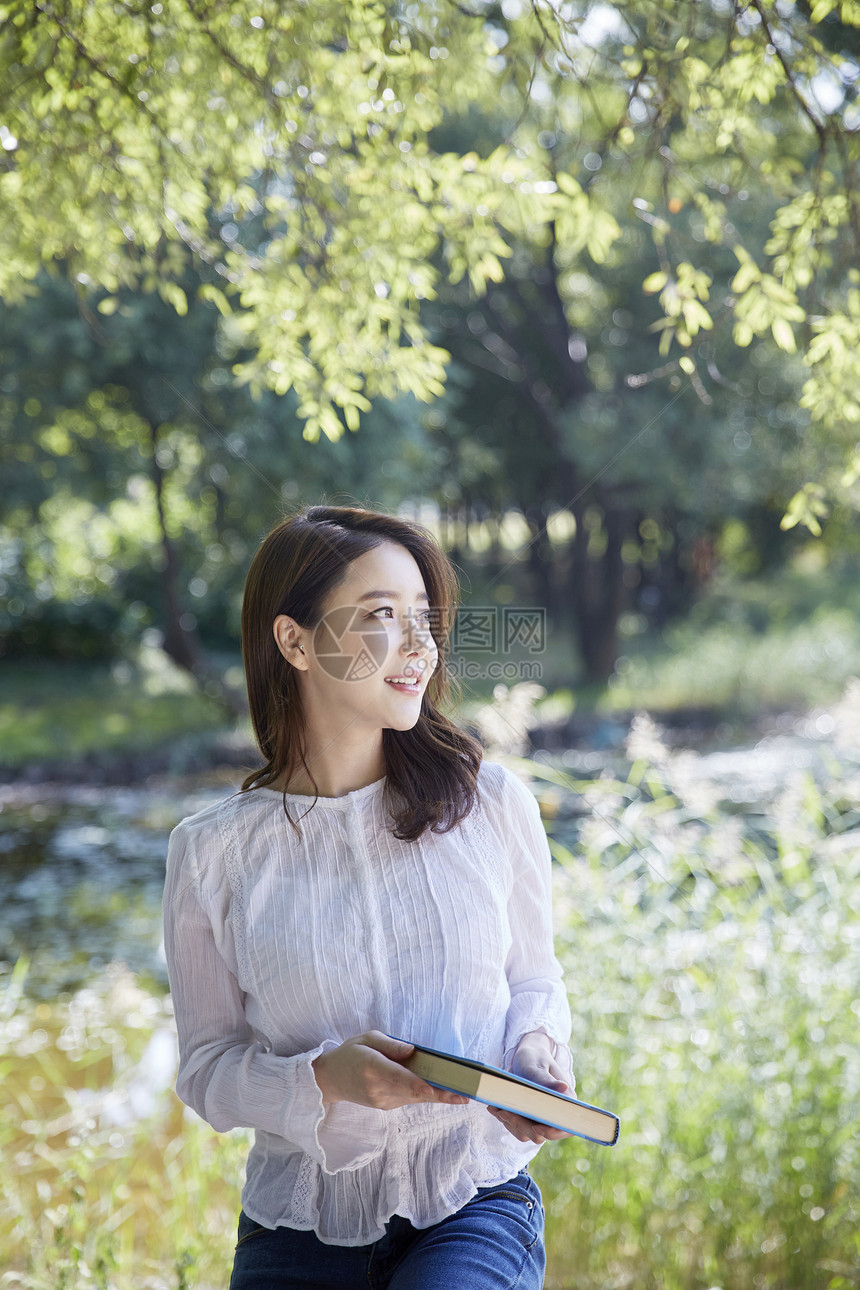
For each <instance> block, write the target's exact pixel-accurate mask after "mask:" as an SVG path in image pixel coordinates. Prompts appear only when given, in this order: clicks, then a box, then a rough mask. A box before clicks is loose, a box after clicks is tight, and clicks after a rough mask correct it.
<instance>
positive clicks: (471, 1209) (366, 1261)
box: [230, 1169, 546, 1290]
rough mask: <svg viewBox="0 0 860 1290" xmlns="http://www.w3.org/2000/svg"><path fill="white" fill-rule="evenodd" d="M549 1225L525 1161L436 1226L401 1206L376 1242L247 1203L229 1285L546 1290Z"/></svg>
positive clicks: (242, 1289) (234, 1288)
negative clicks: (277, 1223)
mask: <svg viewBox="0 0 860 1290" xmlns="http://www.w3.org/2000/svg"><path fill="white" fill-rule="evenodd" d="M543 1232H544V1211H543V1204H542V1203H541V1195H540V1191H539V1189H538V1186H537V1184H536V1183H535V1181H534V1179H533V1178H532V1177H531V1176H530V1174H529V1173H528V1170H526V1169H523V1170H521V1171H520V1172H519V1173H518V1174H517V1175H516V1176H515V1177H514V1178H511V1179H510V1180H509V1181H508V1182H504V1183H498V1184H497V1185H496V1186H495V1187H481V1188H480V1189H479V1190H478V1192H477V1194H476V1195H475V1196H473V1197H472V1199H471V1200H470V1201H468V1202H467V1203H466V1204H465V1205H464V1206H463V1208H462V1209H459V1210H457V1212H456V1214H450V1215H449V1216H448V1217H447V1218H444V1219H443V1220H442V1222H441V1223H436V1224H435V1225H434V1226H433V1227H424V1228H417V1227H413V1226H412V1224H411V1223H410V1222H409V1220H408V1219H406V1218H402V1217H401V1216H400V1215H399V1214H395V1215H394V1216H393V1217H392V1218H391V1219H390V1221H389V1222H388V1224H387V1226H386V1229H385V1235H384V1236H381V1237H380V1238H379V1240H378V1241H374V1242H373V1243H372V1244H370V1245H352V1246H348V1245H326V1244H325V1243H324V1242H323V1241H320V1240H319V1238H318V1237H317V1236H316V1234H315V1233H314V1232H301V1231H296V1230H295V1229H294V1228H290V1227H276V1228H275V1229H274V1230H273V1229H272V1228H269V1227H263V1226H262V1225H261V1224H260V1223H256V1222H254V1220H253V1219H251V1218H248V1216H247V1215H246V1214H245V1213H244V1211H242V1212H241V1213H240V1215H239V1239H238V1243H237V1245H236V1252H235V1255H234V1259H233V1275H232V1277H231V1278H230V1290H298V1287H301V1288H302V1290H452V1287H456V1290H514V1288H516V1290H540V1287H541V1286H542V1285H543V1276H544V1268H545V1265H546V1254H545V1251H544V1243H543Z"/></svg>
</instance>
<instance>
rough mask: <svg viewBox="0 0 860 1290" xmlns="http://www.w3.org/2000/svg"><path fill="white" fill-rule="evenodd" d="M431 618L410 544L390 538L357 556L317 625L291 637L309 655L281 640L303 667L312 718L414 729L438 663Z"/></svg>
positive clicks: (305, 691)
mask: <svg viewBox="0 0 860 1290" xmlns="http://www.w3.org/2000/svg"><path fill="white" fill-rule="evenodd" d="M437 612H438V610H437ZM430 615H431V607H430V604H429V599H428V595H427V589H426V587H425V585H424V580H423V578H422V576H421V570H420V569H419V567H418V565H417V563H416V562H415V559H414V558H413V557H412V556H411V555H410V553H409V552H408V551H407V550H406V548H405V547H402V546H400V545H399V544H398V543H395V542H387V541H386V542H382V543H380V545H379V546H377V547H374V548H373V550H371V551H367V552H365V554H364V555H361V556H359V557H358V558H357V559H356V560H353V561H352V563H351V564H350V565H349V566H348V567H347V571H346V576H345V577H344V579H343V581H342V582H341V583H340V585H339V586H337V587H336V588H335V589H334V590H333V591H332V592H330V593H329V596H328V598H327V600H326V602H325V609H324V612H323V616H322V619H321V621H320V623H319V624H318V625H317V627H316V628H315V629H314V630H313V631H308V630H306V629H299V631H298V633H297V635H295V636H291V637H289V638H288V639H290V640H297V641H298V642H300V643H301V645H303V646H304V653H302V652H301V651H299V650H297V649H294V650H291V651H289V652H287V651H286V650H284V648H283V640H282V638H279V645H280V646H281V648H282V651H283V652H284V653H286V656H287V657H288V658H289V659H290V661H291V662H293V663H294V664H295V665H296V666H297V667H299V668H300V669H301V672H302V675H301V677H300V685H301V686H302V692H303V697H304V699H305V701H306V705H307V708H306V710H307V714H308V716H309V717H310V718H311V719H312V720H313V719H314V718H315V717H316V718H317V719H319V718H324V719H325V724H326V726H327V727H330V726H331V724H332V723H333V724H335V725H336V724H337V723H338V722H339V721H340V722H341V723H342V724H343V726H344V729H346V727H347V726H348V725H353V724H354V723H356V722H358V723H360V724H362V725H369V726H371V727H373V728H376V729H386V728H390V729H393V730H410V729H411V728H412V726H414V725H415V723H416V721H417V720H418V717H419V715H420V712H421V699H422V696H423V694H424V691H425V690H426V688H427V684H428V682H429V680H430V677H431V675H432V674H433V670H434V668H435V667H436V664H437V662H438V650H437V647H436V643H435V641H434V640H433V637H432V635H431V633H430V629H429V622H430ZM291 621H292V620H290V619H287V618H286V617H285V616H281V618H279V619H276V620H275V634H276V637H278V624H279V623H280V624H283V623H289V622H291Z"/></svg>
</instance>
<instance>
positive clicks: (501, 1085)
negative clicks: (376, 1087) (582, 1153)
mask: <svg viewBox="0 0 860 1290" xmlns="http://www.w3.org/2000/svg"><path fill="white" fill-rule="evenodd" d="M391 1038H392V1039H397V1038H399V1036H397V1035H392V1036H391ZM400 1042H401V1043H412V1040H411V1039H400ZM401 1065H402V1066H405V1067H406V1068H407V1070H410V1071H412V1072H413V1074H415V1075H418V1076H420V1078H421V1079H423V1080H426V1081H427V1083H428V1084H432V1085H434V1087H436V1088H445V1089H448V1090H449V1091H450V1092H452V1093H461V1094H463V1095H464V1096H465V1097H471V1098H474V1099H475V1100H476V1101H477V1102H486V1104H487V1105H488V1106H496V1107H499V1109H500V1110H503V1111H513V1112H515V1114H517V1115H522V1116H525V1118H526V1119H528V1120H537V1121H538V1122H539V1123H540V1124H549V1125H551V1126H552V1127H553V1128H554V1129H563V1130H564V1131H565V1133H573V1134H575V1135H576V1136H577V1137H579V1138H586V1139H587V1140H588V1141H589V1142H598V1143H600V1144H601V1145H602V1146H606V1147H611V1146H614V1145H615V1143H616V1142H617V1141H618V1133H619V1129H620V1123H619V1120H618V1116H617V1115H613V1113H612V1112H611V1111H604V1110H603V1109H602V1108H601V1107H599V1106H591V1105H590V1104H589V1103H588V1102H580V1101H579V1100H578V1099H577V1098H575V1097H568V1096H567V1094H566V1093H556V1092H554V1091H553V1090H552V1089H549V1088H544V1087H543V1086H542V1085H541V1084H535V1083H533V1082H532V1081H531V1080H528V1079H523V1078H522V1076H520V1075H512V1074H511V1072H510V1071H503V1070H500V1069H499V1067H497V1066H487V1065H486V1064H485V1063H483V1062H476V1061H472V1059H471V1058H469V1057H456V1056H455V1055H454V1054H453V1053H442V1052H439V1051H437V1049H435V1048H425V1047H424V1046H423V1045H422V1044H416V1045H415V1051H414V1052H413V1053H412V1054H411V1055H410V1056H409V1057H407V1058H406V1059H405V1060H403V1061H401Z"/></svg>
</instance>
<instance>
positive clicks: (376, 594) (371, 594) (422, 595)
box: [358, 591, 430, 604]
mask: <svg viewBox="0 0 860 1290" xmlns="http://www.w3.org/2000/svg"><path fill="white" fill-rule="evenodd" d="M383 596H387V597H388V599H389V600H399V599H400V593H399V592H397V591H366V592H365V593H364V595H363V596H359V597H358V599H359V601H362V600H379V599H380V598H381V597H383ZM415 599H416V600H426V601H427V603H428V604H429V603H430V597H429V596H428V595H427V592H426V591H419V592H418V595H417V596H415Z"/></svg>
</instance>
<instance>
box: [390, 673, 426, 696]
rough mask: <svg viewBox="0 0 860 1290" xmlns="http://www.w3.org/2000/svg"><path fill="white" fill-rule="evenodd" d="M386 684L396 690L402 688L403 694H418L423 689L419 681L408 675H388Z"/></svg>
mask: <svg viewBox="0 0 860 1290" xmlns="http://www.w3.org/2000/svg"><path fill="white" fill-rule="evenodd" d="M385 684H386V685H390V686H391V687H392V689H394V690H400V692H401V693H402V694H418V693H419V692H420V690H421V686H420V684H419V683H418V681H415V680H411V679H410V678H409V677H408V676H387V677H386V678H385Z"/></svg>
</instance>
